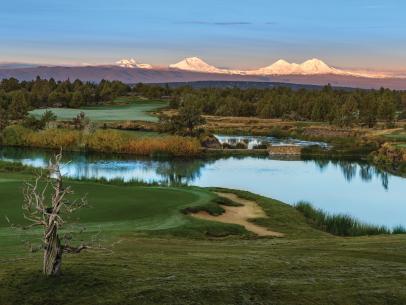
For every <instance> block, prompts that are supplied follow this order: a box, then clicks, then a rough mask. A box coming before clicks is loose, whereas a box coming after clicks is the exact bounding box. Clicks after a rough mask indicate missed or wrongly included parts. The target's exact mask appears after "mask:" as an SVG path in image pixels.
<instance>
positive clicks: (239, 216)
mask: <svg viewBox="0 0 406 305" xmlns="http://www.w3.org/2000/svg"><path fill="white" fill-rule="evenodd" d="M217 195H219V196H221V197H224V198H227V199H230V200H232V201H234V202H236V203H239V204H241V205H242V206H240V207H231V206H225V205H222V208H223V209H224V210H225V213H223V214H222V215H220V216H213V215H210V214H209V213H207V212H205V211H201V212H198V213H195V214H191V215H192V216H193V217H196V218H199V219H205V220H211V221H218V222H223V223H229V224H238V225H241V226H243V227H245V229H246V230H247V231H250V232H253V233H255V234H257V235H258V236H273V237H282V236H284V234H282V233H278V232H273V231H270V230H268V229H267V228H265V227H261V226H259V225H256V224H254V223H252V222H249V221H248V220H249V219H253V218H267V217H268V216H267V215H266V214H265V212H264V210H263V209H262V208H261V207H260V206H259V205H258V204H257V203H256V202H255V201H251V200H247V199H243V198H240V197H238V196H237V195H235V194H230V193H217Z"/></svg>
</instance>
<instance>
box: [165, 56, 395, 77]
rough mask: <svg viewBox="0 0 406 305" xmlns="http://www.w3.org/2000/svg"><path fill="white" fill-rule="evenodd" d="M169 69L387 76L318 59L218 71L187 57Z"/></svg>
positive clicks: (274, 73)
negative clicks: (351, 69)
mask: <svg viewBox="0 0 406 305" xmlns="http://www.w3.org/2000/svg"><path fill="white" fill-rule="evenodd" d="M169 68H170V69H178V70H183V71H192V72H199V73H217V74H231V75H256V76H278V75H280V76H284V75H304V76H305V75H309V76H311V75H328V74H330V75H343V76H355V77H371V78H385V77H388V76H389V75H386V74H383V73H376V72H375V73H374V72H369V73H367V72H361V71H347V70H341V69H338V68H334V67H330V66H329V65H327V64H326V63H325V62H323V61H322V60H320V59H317V58H313V59H309V60H306V61H305V62H303V63H301V64H296V63H289V62H287V61H286V60H283V59H280V60H278V61H276V62H275V63H273V64H272V65H270V66H267V67H264V68H259V69H256V70H247V71H244V70H231V69H220V68H217V67H215V66H212V65H210V64H208V63H206V62H205V61H204V60H202V59H200V58H198V57H188V58H185V59H183V60H182V61H180V62H178V63H176V64H173V65H169Z"/></svg>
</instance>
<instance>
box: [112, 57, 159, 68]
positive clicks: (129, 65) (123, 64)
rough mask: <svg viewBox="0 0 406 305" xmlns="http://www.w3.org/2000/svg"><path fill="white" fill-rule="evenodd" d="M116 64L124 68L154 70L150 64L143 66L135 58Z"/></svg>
mask: <svg viewBox="0 0 406 305" xmlns="http://www.w3.org/2000/svg"><path fill="white" fill-rule="evenodd" d="M116 64H117V65H118V66H120V67H122V68H131V69H134V68H139V69H152V66H151V65H149V64H141V63H139V62H137V61H136V60H135V59H134V58H129V59H121V60H119V61H117V62H116Z"/></svg>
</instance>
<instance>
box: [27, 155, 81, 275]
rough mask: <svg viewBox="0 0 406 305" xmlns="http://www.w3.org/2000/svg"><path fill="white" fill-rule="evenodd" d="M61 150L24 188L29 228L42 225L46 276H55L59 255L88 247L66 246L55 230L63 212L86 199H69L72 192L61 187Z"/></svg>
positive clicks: (60, 221) (67, 187)
mask: <svg viewBox="0 0 406 305" xmlns="http://www.w3.org/2000/svg"><path fill="white" fill-rule="evenodd" d="M61 158H62V152H61V153H59V154H58V155H56V156H55V157H53V158H52V159H51V160H50V162H49V167H48V171H47V172H46V174H44V173H43V172H41V174H39V175H38V176H37V177H36V179H35V181H34V182H33V183H26V185H25V187H24V202H23V210H24V218H25V219H27V220H28V221H30V222H31V224H30V225H29V227H32V226H42V227H43V228H44V234H43V237H42V249H43V251H44V258H43V273H44V274H45V275H47V276H51V275H59V274H60V272H61V265H62V255H63V254H64V253H80V252H81V251H82V250H84V249H87V248H88V246H86V245H83V244H82V245H80V246H78V247H73V246H70V245H68V244H66V243H63V242H62V241H61V238H60V236H59V230H60V229H61V228H62V226H63V225H64V223H65V221H66V218H65V216H67V214H69V213H72V212H74V211H75V210H77V209H78V208H81V207H83V206H84V205H86V203H87V202H86V199H85V198H84V197H83V198H80V199H76V200H70V199H69V198H70V197H71V195H72V194H73V191H72V189H71V188H70V186H66V187H64V185H63V179H62V175H61V169H60V162H61Z"/></svg>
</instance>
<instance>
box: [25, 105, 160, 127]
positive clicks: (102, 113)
mask: <svg viewBox="0 0 406 305" xmlns="http://www.w3.org/2000/svg"><path fill="white" fill-rule="evenodd" d="M165 106H167V102H163V101H137V100H132V101H131V102H130V103H129V104H128V105H106V106H98V107H86V108H81V109H72V108H48V109H36V110H33V111H31V112H30V113H31V114H33V115H35V116H40V115H42V114H43V113H44V112H45V111H46V110H51V111H52V112H53V113H55V115H56V116H57V117H58V119H59V120H70V119H72V118H73V117H75V116H77V115H78V114H79V113H80V112H82V111H83V112H84V113H85V114H86V115H87V116H88V117H89V118H90V119H91V120H93V121H129V120H140V121H150V122H157V121H158V118H157V117H156V116H153V115H151V114H150V112H151V111H154V110H156V109H159V108H162V107H165Z"/></svg>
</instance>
